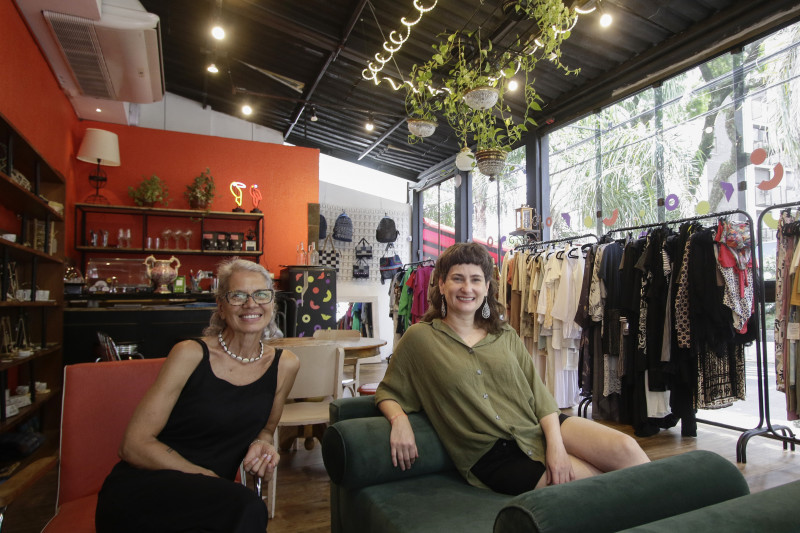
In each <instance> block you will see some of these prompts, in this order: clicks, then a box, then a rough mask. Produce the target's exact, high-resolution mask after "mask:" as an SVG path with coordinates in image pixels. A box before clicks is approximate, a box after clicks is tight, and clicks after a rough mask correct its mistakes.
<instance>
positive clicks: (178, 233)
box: [172, 229, 183, 250]
mask: <svg viewBox="0 0 800 533" xmlns="http://www.w3.org/2000/svg"><path fill="white" fill-rule="evenodd" d="M172 236H173V237H175V249H176V250H178V249H180V247H181V239H182V238H183V231H181V230H179V229H176V230H175V231H173V232H172Z"/></svg>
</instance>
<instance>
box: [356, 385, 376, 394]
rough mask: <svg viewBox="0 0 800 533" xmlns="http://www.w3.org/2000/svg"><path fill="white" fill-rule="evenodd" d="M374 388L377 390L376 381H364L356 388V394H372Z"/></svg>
mask: <svg viewBox="0 0 800 533" xmlns="http://www.w3.org/2000/svg"><path fill="white" fill-rule="evenodd" d="M376 390H378V384H377V383H364V384H363V385H361V386H360V387H359V388H358V394H360V395H361V396H374V395H375V391H376Z"/></svg>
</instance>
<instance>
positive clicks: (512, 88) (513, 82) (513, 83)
mask: <svg viewBox="0 0 800 533" xmlns="http://www.w3.org/2000/svg"><path fill="white" fill-rule="evenodd" d="M518 88H519V82H517V80H511V81H509V82H508V90H509V91H516V90H517V89H518Z"/></svg>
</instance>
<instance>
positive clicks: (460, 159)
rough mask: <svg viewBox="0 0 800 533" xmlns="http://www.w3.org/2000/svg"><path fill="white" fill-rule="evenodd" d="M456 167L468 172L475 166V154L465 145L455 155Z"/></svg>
mask: <svg viewBox="0 0 800 533" xmlns="http://www.w3.org/2000/svg"><path fill="white" fill-rule="evenodd" d="M456 168H458V170H462V171H464V172H469V171H471V170H472V169H473V168H475V154H473V153H472V150H470V149H469V147H466V146H465V147H464V148H462V149H461V151H460V152H458V155H456Z"/></svg>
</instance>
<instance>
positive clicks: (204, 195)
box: [183, 167, 215, 209]
mask: <svg viewBox="0 0 800 533" xmlns="http://www.w3.org/2000/svg"><path fill="white" fill-rule="evenodd" d="M214 191H215V187H214V176H212V175H211V169H209V168H208V167H206V169H205V170H204V171H203V172H201V173H200V175H199V176H196V177H195V178H194V181H192V182H191V183H190V184H189V185H187V186H186V191H184V193H183V196H184V198H186V199H187V200H188V201H189V206H190V207H191V208H192V209H208V206H209V205H210V204H211V201H212V200H213V199H214Z"/></svg>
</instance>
